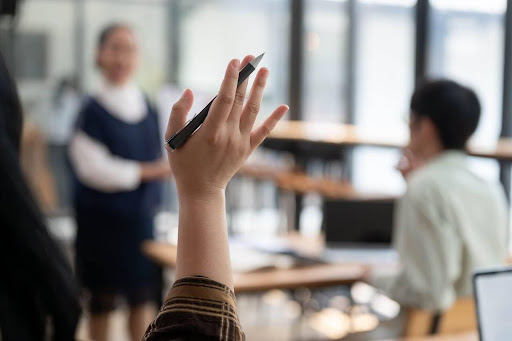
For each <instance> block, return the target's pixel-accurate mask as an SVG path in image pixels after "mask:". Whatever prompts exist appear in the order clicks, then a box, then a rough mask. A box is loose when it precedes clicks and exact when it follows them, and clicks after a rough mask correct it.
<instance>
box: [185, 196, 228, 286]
mask: <svg viewBox="0 0 512 341" xmlns="http://www.w3.org/2000/svg"><path fill="white" fill-rule="evenodd" d="M179 199H180V209H179V233H178V259H177V268H176V278H177V279H179V278H182V277H185V276H191V275H201V276H207V277H209V278H211V279H213V280H215V281H217V282H220V283H223V284H225V285H227V286H228V287H230V288H231V289H232V290H233V274H232V270H231V261H230V258H229V244H228V233H227V223H226V208H225V196H224V191H223V190H218V191H215V192H211V193H208V195H194V196H191V195H179Z"/></svg>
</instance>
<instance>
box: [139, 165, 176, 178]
mask: <svg viewBox="0 0 512 341" xmlns="http://www.w3.org/2000/svg"><path fill="white" fill-rule="evenodd" d="M139 166H140V181H141V182H148V181H157V180H162V179H165V178H167V177H169V176H171V170H170V167H169V165H168V164H167V161H154V162H141V163H139Z"/></svg>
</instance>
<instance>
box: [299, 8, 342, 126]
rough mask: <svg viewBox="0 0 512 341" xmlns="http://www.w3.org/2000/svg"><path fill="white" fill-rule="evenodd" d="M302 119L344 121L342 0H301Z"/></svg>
mask: <svg viewBox="0 0 512 341" xmlns="http://www.w3.org/2000/svg"><path fill="white" fill-rule="evenodd" d="M304 5H305V13H304V17H305V23H304V25H305V46H304V49H305V50H304V71H303V72H304V99H303V100H304V117H303V119H304V120H305V121H327V122H342V121H346V118H347V117H346V116H347V115H346V112H345V109H346V106H345V103H346V101H347V99H346V94H347V91H346V87H347V83H346V82H347V73H346V63H347V49H346V46H347V33H348V31H347V30H348V15H347V4H346V1H316V0H308V1H306V2H305V4H304Z"/></svg>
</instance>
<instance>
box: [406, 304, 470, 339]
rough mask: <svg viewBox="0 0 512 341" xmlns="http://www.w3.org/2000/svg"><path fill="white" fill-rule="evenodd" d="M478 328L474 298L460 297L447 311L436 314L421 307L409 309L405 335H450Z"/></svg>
mask: <svg viewBox="0 0 512 341" xmlns="http://www.w3.org/2000/svg"><path fill="white" fill-rule="evenodd" d="M475 330H477V322H476V314H475V303H474V300H473V298H459V299H458V300H457V301H455V303H454V304H453V305H452V306H451V307H450V308H449V309H448V310H446V311H444V312H442V313H440V314H435V313H432V312H429V311H425V310H421V309H408V310H407V322H406V326H405V330H404V333H403V334H404V336H405V337H419V336H427V335H431V334H439V335H449V334H457V333H462V332H470V331H475Z"/></svg>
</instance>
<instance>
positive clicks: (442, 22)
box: [429, 0, 506, 179]
mask: <svg viewBox="0 0 512 341" xmlns="http://www.w3.org/2000/svg"><path fill="white" fill-rule="evenodd" d="M505 9H506V1H505V0H491V1H485V2H482V1H476V0H472V1H467V0H464V1H462V0H450V1H445V0H443V1H436V0H434V1H432V16H431V20H432V22H431V32H430V34H431V40H430V55H429V75H430V76H431V77H436V78H437V77H446V78H451V79H454V80H456V81H458V82H461V83H463V84H465V85H467V86H470V87H472V88H473V89H474V90H475V91H476V92H477V94H478V96H479V98H480V102H481V104H482V116H481V119H480V124H479V127H478V129H477V132H476V133H475V136H474V138H473V140H474V141H475V143H480V144H481V143H485V144H487V143H489V144H492V143H494V142H495V141H496V140H497V138H498V137H499V133H500V129H501V108H502V92H503V86H502V83H503V53H504V52H503V48H504V46H503V41H504V37H503V34H504V14H505ZM473 165H474V169H475V171H477V172H478V173H480V174H481V175H483V176H485V177H487V178H491V179H497V178H498V175H499V168H498V164H497V163H496V162H495V161H491V160H474V161H473Z"/></svg>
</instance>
